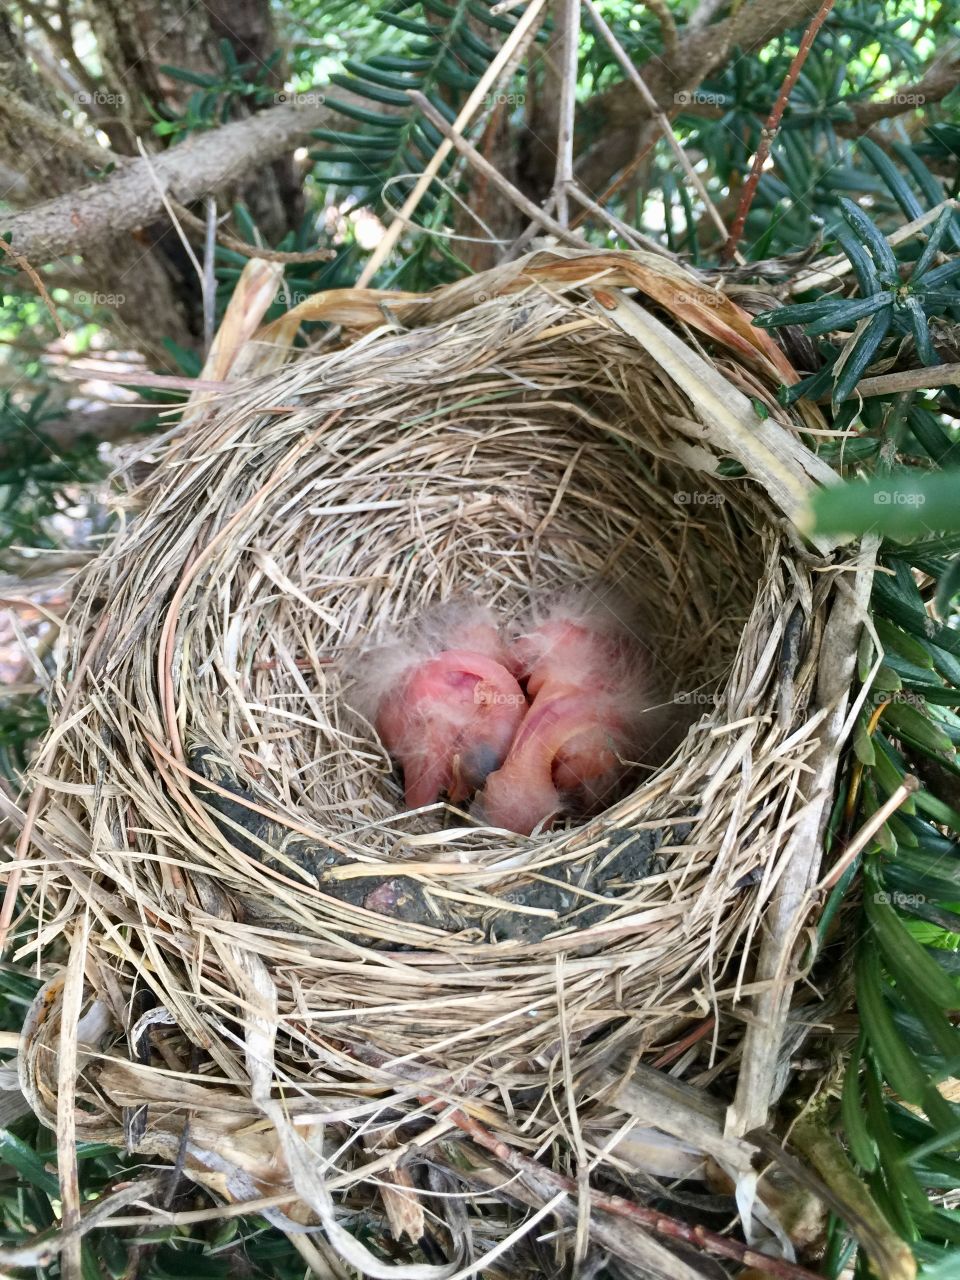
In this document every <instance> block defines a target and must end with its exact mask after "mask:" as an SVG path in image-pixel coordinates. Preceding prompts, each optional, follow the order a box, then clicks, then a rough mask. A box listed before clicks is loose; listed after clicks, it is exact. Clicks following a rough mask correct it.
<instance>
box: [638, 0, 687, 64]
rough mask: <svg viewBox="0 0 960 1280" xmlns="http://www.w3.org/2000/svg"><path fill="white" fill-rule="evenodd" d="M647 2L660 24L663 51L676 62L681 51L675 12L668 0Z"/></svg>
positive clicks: (646, 0)
mask: <svg viewBox="0 0 960 1280" xmlns="http://www.w3.org/2000/svg"><path fill="white" fill-rule="evenodd" d="M645 3H646V6H647V8H648V9H649V10H650V12H651V13H652V14H653V16H654V17H655V18H656V20H657V22H659V24H660V34H661V36H662V37H663V52H664V53H665V54H666V56H667V58H668V60H669V61H670V62H676V60H677V55H678V54H679V53H680V37H679V35H678V34H677V24H676V23H675V22H674V20H673V14H672V13H671V12H670V10H669V9H668V8H667V5H666V0H645Z"/></svg>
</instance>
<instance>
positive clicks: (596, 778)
mask: <svg viewBox="0 0 960 1280" xmlns="http://www.w3.org/2000/svg"><path fill="white" fill-rule="evenodd" d="M635 631H636V624H635V623H634V622H633V620H632V619H631V618H630V616H629V612H628V611H627V610H625V609H617V608H614V607H612V606H610V605H609V604H607V603H606V602H604V601H603V600H598V599H597V598H596V597H595V596H593V595H592V594H591V593H589V592H586V591H578V592H572V593H567V594H565V595H562V596H560V597H558V598H557V599H555V600H554V601H553V602H551V603H548V604H547V605H546V606H545V607H543V606H541V607H540V609H539V610H538V611H537V613H536V614H535V615H534V616H533V617H532V618H530V619H528V621H527V623H526V625H525V626H524V627H523V628H522V629H521V631H520V634H519V635H518V636H517V638H516V640H515V642H514V644H513V646H512V653H513V657H514V663H515V669H517V672H518V675H519V677H520V680H521V681H524V682H525V683H526V690H527V694H528V696H529V697H531V698H532V704H531V706H530V709H529V711H528V712H527V713H526V716H525V718H524V722H523V724H522V725H521V727H520V730H519V731H518V733H517V736H516V738H515V740H514V743H513V746H512V747H511V749H510V752H509V753H508V755H507V758H506V760H505V761H504V763H503V766H502V767H501V768H500V769H498V770H496V771H495V772H493V773H491V775H490V777H489V778H488V779H487V783H486V786H485V788H484V790H483V792H482V793H481V795H480V797H479V798H478V804H477V816H478V817H481V818H482V820H484V821H486V822H488V823H490V824H491V825H493V826H498V827H504V828H507V829H508V830H512V831H517V832H520V833H522V834H525V835H529V834H530V833H531V832H532V831H533V830H534V829H535V828H536V827H538V826H540V825H541V824H543V826H544V827H547V826H549V825H550V824H551V823H552V822H553V821H555V819H556V817H557V816H558V815H559V814H561V813H564V812H569V813H575V814H583V813H589V812H591V811H593V810H595V809H597V808H598V807H599V806H601V805H602V804H603V803H604V802H609V801H610V800H611V799H612V798H613V797H614V796H615V795H616V792H617V791H618V790H619V789H620V787H621V785H622V783H623V782H624V780H625V778H626V777H627V776H628V774H629V772H630V768H631V762H634V761H636V760H637V759H638V758H639V756H640V755H641V754H642V753H643V750H644V746H645V739H647V738H648V737H649V736H650V733H651V730H652V728H653V725H652V722H651V720H650V719H649V712H650V709H651V707H652V706H653V705H654V702H655V699H654V695H653V687H652V679H651V675H650V667H649V661H648V659H647V656H646V654H645V652H644V649H643V646H642V645H641V644H640V642H639V640H638V639H637V636H636V634H635Z"/></svg>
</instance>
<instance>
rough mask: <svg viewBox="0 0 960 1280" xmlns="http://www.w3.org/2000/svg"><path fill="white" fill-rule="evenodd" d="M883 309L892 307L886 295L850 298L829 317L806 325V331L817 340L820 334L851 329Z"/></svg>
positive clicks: (891, 301)
mask: <svg viewBox="0 0 960 1280" xmlns="http://www.w3.org/2000/svg"><path fill="white" fill-rule="evenodd" d="M885 307H890V308H892V307H893V299H892V298H891V297H890V295H889V294H888V293H874V294H871V295H870V297H869V298H850V299H847V300H846V301H844V302H842V303H839V304H838V305H837V306H836V307H835V308H834V309H833V310H832V311H831V312H830V314H829V315H826V316H824V317H823V318H822V319H820V320H814V321H813V322H812V323H811V324H808V325H807V326H806V330H807V333H808V334H809V335H810V337H811V338H817V337H819V336H820V335H821V334H824V333H830V332H831V331H832V330H834V329H847V328H851V327H852V326H853V325H855V324H856V323H857V322H858V321H860V320H863V319H864V318H865V317H866V316H872V315H875V314H876V313H877V312H878V311H882V310H883V309H884V308H885ZM888 324H889V322H888ZM884 332H886V329H884ZM882 336H883V335H882V334H881V337H882ZM871 354H872V353H871Z"/></svg>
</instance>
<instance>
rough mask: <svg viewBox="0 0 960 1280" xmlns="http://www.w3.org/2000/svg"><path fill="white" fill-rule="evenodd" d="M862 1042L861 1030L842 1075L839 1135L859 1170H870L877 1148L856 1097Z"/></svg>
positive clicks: (858, 1084) (861, 1106)
mask: <svg viewBox="0 0 960 1280" xmlns="http://www.w3.org/2000/svg"><path fill="white" fill-rule="evenodd" d="M864 1043H865V1037H864V1034H863V1032H862V1031H861V1032H860V1035H859V1037H858V1039H857V1043H856V1047H855V1048H854V1051H853V1054H852V1055H851V1058H850V1061H849V1062H848V1063H847V1067H846V1072H845V1073H844V1077H843V1092H842V1094H841V1095H840V1118H841V1120H842V1121H843V1135H844V1137H845V1138H846V1140H847V1143H848V1144H849V1147H850V1152H851V1154H852V1156H853V1158H854V1160H856V1162H857V1164H858V1165H859V1166H860V1167H861V1169H866V1170H867V1172H868V1173H870V1172H872V1170H874V1169H875V1168H876V1167H877V1149H876V1146H875V1145H874V1142H873V1138H872V1137H871V1136H870V1131H869V1129H868V1127H867V1123H866V1117H865V1115H864V1111H863V1104H862V1103H861V1100H860V1063H861V1062H862V1060H863V1050H864Z"/></svg>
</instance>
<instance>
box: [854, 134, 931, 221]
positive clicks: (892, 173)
mask: <svg viewBox="0 0 960 1280" xmlns="http://www.w3.org/2000/svg"><path fill="white" fill-rule="evenodd" d="M857 145H858V146H859V148H860V151H861V153H862V154H863V155H865V156H866V157H867V159H868V160H869V161H870V163H871V164H872V165H873V167H874V169H876V171H877V173H878V174H879V175H880V177H881V178H882V179H883V181H884V182H885V183H886V185H887V186H888V187H889V189H890V194H891V195H892V196H893V198H894V200H896V202H897V204H898V205H899V206H900V208H901V209H902V210H903V212H904V213H905V214H906V215H907V217H908V218H909V219H911V220H912V219H914V218H919V217H922V215H923V208H922V207H921V205H920V202H919V201H918V200H917V197H916V196H915V195H914V194H913V192H912V191H911V190H910V188H909V187H908V186H907V184H906V182H904V180H903V175H902V174H901V173H900V170H899V169H898V168H897V166H896V165H895V164H894V163H893V161H892V160H891V159H890V157H889V156H888V155H887V153H886V152H885V151H884V150H883V149H882V148H881V147H878V146H877V144H876V143H875V142H874V141H872V139H870V138H861V139H860V141H859V142H858V143H857Z"/></svg>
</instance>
